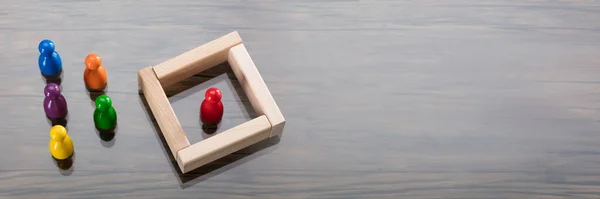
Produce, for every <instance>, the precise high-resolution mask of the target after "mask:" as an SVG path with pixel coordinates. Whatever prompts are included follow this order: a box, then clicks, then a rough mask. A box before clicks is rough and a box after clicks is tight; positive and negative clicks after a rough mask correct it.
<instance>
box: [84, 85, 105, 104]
mask: <svg viewBox="0 0 600 199" xmlns="http://www.w3.org/2000/svg"><path fill="white" fill-rule="evenodd" d="M85 90H86V92H87V94H88V95H89V96H90V100H92V105H93V106H94V108H95V107H96V98H98V97H99V96H100V95H104V94H106V93H107V92H108V84H106V85H104V87H102V89H100V90H91V89H89V88H85Z"/></svg>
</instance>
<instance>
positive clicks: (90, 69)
mask: <svg viewBox="0 0 600 199" xmlns="http://www.w3.org/2000/svg"><path fill="white" fill-rule="evenodd" d="M83 81H84V82H85V87H86V88H87V89H88V90H89V91H93V92H98V91H103V90H104V88H105V87H106V82H107V77H106V70H105V69H104V66H102V59H100V57H99V56H98V55H97V54H94V53H92V54H89V55H88V56H87V57H86V58H85V70H84V71H83Z"/></svg>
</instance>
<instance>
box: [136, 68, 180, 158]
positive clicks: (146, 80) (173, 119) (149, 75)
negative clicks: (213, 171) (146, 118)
mask: <svg viewBox="0 0 600 199" xmlns="http://www.w3.org/2000/svg"><path fill="white" fill-rule="evenodd" d="M138 82H139V86H140V88H141V90H142V93H143V94H144V96H145V98H146V101H147V102H148V106H150V110H151V111H152V114H153V115H154V118H156V121H157V123H158V126H159V127H160V130H161V132H162V134H163V136H164V137H165V140H166V141H167V144H168V145H169V149H170V150H171V153H172V154H173V157H177V151H179V150H181V149H183V148H185V147H187V146H189V145H190V142H189V141H188V139H187V137H186V136H185V133H184V131H183V128H182V127H181V124H180V123H179V120H177V116H175V112H174V111H173V108H172V107H171V103H170V102H169V99H168V98H167V96H166V94H165V91H164V90H163V88H162V86H161V85H160V82H159V81H158V78H157V77H156V74H155V73H154V70H153V69H152V68H151V67H146V68H144V69H142V70H140V71H139V72H138Z"/></svg>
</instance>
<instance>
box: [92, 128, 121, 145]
mask: <svg viewBox="0 0 600 199" xmlns="http://www.w3.org/2000/svg"><path fill="white" fill-rule="evenodd" d="M118 128H119V125H118V124H116V125H115V127H113V128H111V129H101V128H98V127H96V134H98V137H99V138H100V144H101V145H102V146H103V147H105V148H110V147H112V146H114V145H115V142H116V139H115V135H116V134H117V129H118Z"/></svg>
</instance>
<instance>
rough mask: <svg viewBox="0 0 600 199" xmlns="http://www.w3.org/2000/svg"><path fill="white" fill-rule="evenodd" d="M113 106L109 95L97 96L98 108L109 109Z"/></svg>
mask: <svg viewBox="0 0 600 199" xmlns="http://www.w3.org/2000/svg"><path fill="white" fill-rule="evenodd" d="M111 106H112V100H111V99H110V97H108V95H104V94H103V95H100V96H98V97H97V98H96V109H98V110H101V111H107V110H108V109H109V108H110V107H111Z"/></svg>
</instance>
